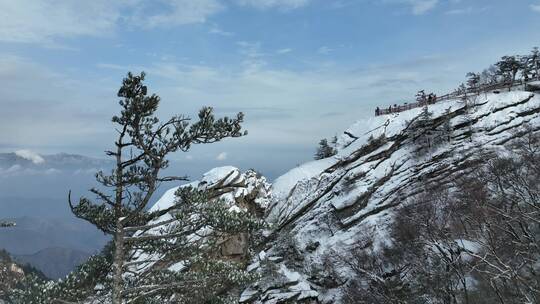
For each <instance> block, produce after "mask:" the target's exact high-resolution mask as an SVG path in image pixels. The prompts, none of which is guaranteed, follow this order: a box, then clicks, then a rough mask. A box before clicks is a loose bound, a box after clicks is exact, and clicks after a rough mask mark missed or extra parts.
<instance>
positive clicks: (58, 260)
mask: <svg viewBox="0 0 540 304" xmlns="http://www.w3.org/2000/svg"><path fill="white" fill-rule="evenodd" d="M88 257H90V254H89V253H87V252H84V251H80V250H73V249H69V248H61V247H53V248H46V249H43V250H40V251H38V252H36V253H34V254H28V255H15V260H17V261H18V262H19V263H23V264H30V265H32V266H34V267H36V268H37V269H39V270H41V271H42V272H43V273H44V274H45V275H46V276H47V277H48V278H51V279H60V278H63V277H65V276H66V275H67V274H68V273H69V272H71V270H73V269H74V268H75V267H77V266H78V265H80V264H81V263H83V262H84V261H86V260H87V259H88Z"/></svg>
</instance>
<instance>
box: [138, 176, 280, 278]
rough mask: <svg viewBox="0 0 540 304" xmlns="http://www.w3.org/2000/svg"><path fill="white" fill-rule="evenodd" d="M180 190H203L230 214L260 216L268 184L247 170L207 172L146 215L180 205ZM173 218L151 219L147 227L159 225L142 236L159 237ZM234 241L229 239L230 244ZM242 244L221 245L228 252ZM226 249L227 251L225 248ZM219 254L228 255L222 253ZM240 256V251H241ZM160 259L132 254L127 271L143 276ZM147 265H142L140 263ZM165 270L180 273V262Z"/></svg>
mask: <svg viewBox="0 0 540 304" xmlns="http://www.w3.org/2000/svg"><path fill="white" fill-rule="evenodd" d="M183 187H194V188H196V189H200V190H207V191H208V192H209V193H210V196H211V197H212V199H215V200H217V199H221V200H224V201H226V202H227V203H228V204H229V205H230V208H229V210H230V211H231V212H241V211H244V210H250V211H253V212H258V213H259V214H260V215H262V214H263V213H264V211H265V208H266V207H268V206H269V203H268V201H269V199H270V184H268V183H267V182H266V179H265V178H264V177H262V176H260V175H258V174H257V173H256V172H254V171H252V170H248V171H247V172H245V173H241V172H240V170H239V169H237V168H235V167H231V166H227V167H219V168H215V169H212V170H210V171H209V172H207V173H205V174H204V175H203V177H202V179H201V181H193V182H191V183H188V184H184V185H181V186H179V187H175V188H172V189H170V190H168V191H166V192H165V194H163V196H162V197H161V198H160V199H159V200H158V201H157V202H156V203H155V204H154V205H153V206H152V207H151V208H150V210H149V211H151V212H155V211H160V210H167V209H169V208H171V207H173V206H174V204H177V203H180V204H181V203H182V202H178V201H177V199H176V195H175V193H176V191H177V190H178V189H179V188H183ZM171 220H173V216H172V215H171V214H170V213H165V214H163V215H162V216H160V217H158V218H156V219H153V220H152V221H150V222H149V223H148V224H149V225H154V224H160V223H164V224H162V225H157V226H156V227H153V228H150V229H148V230H147V231H145V232H144V234H148V235H160V234H164V233H167V232H168V231H170V229H172V228H173V227H174V225H175V223H174V221H173V222H171ZM141 233H142V232H137V233H135V236H139V235H141ZM207 233H208V231H199V232H198V233H197V235H194V236H193V240H196V239H198V238H200V237H201V236H204V235H206V234H207ZM232 239H234V237H231V240H232ZM240 243H242V242H236V243H233V242H232V241H231V242H227V241H223V246H224V248H225V247H226V248H228V249H231V248H229V247H231V246H232V247H234V246H237V245H238V244H240ZM227 246H228V247H227ZM232 249H234V250H233V251H235V252H236V251H239V249H238V248H232ZM222 251H223V252H228V251H227V250H225V249H223V250H222ZM241 251H242V252H243V250H241ZM161 259H162V257H161V256H159V255H152V256H150V255H148V254H147V253H145V252H144V251H142V250H138V251H136V252H134V253H133V258H132V261H131V262H137V263H133V264H134V265H136V266H133V267H132V268H131V269H130V270H131V271H132V272H133V273H141V272H144V271H145V270H146V269H148V268H149V267H153V266H154V265H157V264H159V262H160V261H161ZM143 261H147V262H145V263H140V262H143ZM168 268H169V269H170V270H174V271H180V270H182V269H183V263H182V261H177V262H176V263H173V264H171V263H170V262H169V266H168Z"/></svg>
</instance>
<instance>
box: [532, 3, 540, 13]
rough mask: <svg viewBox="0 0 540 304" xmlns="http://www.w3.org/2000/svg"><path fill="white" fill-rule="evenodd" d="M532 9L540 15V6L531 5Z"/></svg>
mask: <svg viewBox="0 0 540 304" xmlns="http://www.w3.org/2000/svg"><path fill="white" fill-rule="evenodd" d="M531 9H532V10H533V11H535V12H539V13H540V4H531Z"/></svg>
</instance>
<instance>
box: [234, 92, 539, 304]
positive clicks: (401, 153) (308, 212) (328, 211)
mask: <svg viewBox="0 0 540 304" xmlns="http://www.w3.org/2000/svg"><path fill="white" fill-rule="evenodd" d="M421 111H422V109H421V108H416V109H412V110H409V111H404V112H401V113H394V114H389V115H382V116H378V117H372V118H369V119H366V120H362V121H358V122H356V123H354V124H353V125H352V126H351V127H350V128H348V129H347V130H346V131H345V132H344V133H343V134H342V135H341V136H340V137H339V138H338V143H337V144H338V153H337V155H335V156H334V157H331V158H327V159H324V160H320V161H314V162H309V163H307V164H304V165H301V166H299V167H297V168H294V169H292V170H291V171H289V172H287V173H286V174H284V175H283V176H281V177H279V178H278V179H276V181H275V183H274V185H273V186H272V197H271V200H270V206H269V207H268V208H269V210H268V211H267V221H268V222H271V223H273V230H272V231H271V233H270V234H269V236H268V241H267V243H266V244H265V247H264V254H263V256H264V259H259V258H258V257H257V258H256V259H255V260H254V261H253V263H257V264H256V267H255V266H251V267H250V269H252V270H253V271H257V272H259V273H261V275H262V278H261V279H260V280H259V281H257V282H256V283H254V284H253V285H252V286H250V287H249V289H248V290H249V293H248V294H249V297H248V296H245V297H243V298H242V299H243V303H256V304H270V303H284V302H286V301H288V303H311V302H310V301H317V303H340V300H339V297H340V288H341V287H340V285H339V282H337V280H336V278H335V277H333V276H332V273H329V271H328V265H325V264H324V257H325V255H328V254H332V252H336V251H337V252H346V251H347V250H349V248H350V247H351V246H353V245H354V244H355V243H356V242H358V240H359V239H360V238H361V237H362V236H364V235H366V234H369V235H371V236H372V237H373V238H374V246H373V247H374V250H375V251H377V250H378V248H381V247H382V245H383V244H384V245H388V244H391V238H390V237H389V235H388V231H387V230H388V227H389V224H390V223H391V222H392V220H393V218H394V217H395V216H396V212H397V210H398V209H397V208H398V207H399V206H400V205H401V204H402V202H403V201H405V200H406V199H407V197H409V196H413V195H415V194H417V193H418V192H419V191H422V189H425V186H426V185H429V184H435V183H437V184H438V183H449V182H451V181H452V180H453V177H454V176H455V175H457V174H461V173H467V172H468V170H470V168H471V166H470V164H473V163H475V162H479V161H484V160H485V159H486V157H485V156H486V155H490V153H499V152H500V151H501V150H502V146H503V145H505V144H506V143H507V142H508V141H509V140H511V139H512V138H513V137H515V136H516V132H515V131H516V130H518V129H519V128H520V127H522V126H523V125H524V124H530V125H533V126H535V128H537V129H539V128H540V97H539V96H537V95H534V94H533V93H530V92H525V91H512V92H504V93H500V94H494V93H488V94H481V95H479V96H473V97H470V98H469V99H468V100H467V102H464V101H462V100H448V101H445V102H440V103H437V104H434V105H430V106H429V111H430V112H432V113H433V119H434V120H438V121H444V120H447V121H449V123H450V125H451V126H452V129H453V131H452V134H451V140H450V142H449V143H445V144H443V145H441V146H439V147H437V148H436V149H435V150H434V151H431V152H430V153H428V154H426V155H423V156H418V155H417V154H415V153H414V149H415V147H414V145H413V144H411V143H410V138H409V136H410V135H409V134H410V133H408V132H407V127H408V124H409V122H410V121H412V120H414V119H415V118H416V117H417V116H418V115H419V114H420V113H421ZM379 139H380V140H379ZM456 245H457V246H460V247H462V248H463V249H465V250H467V251H469V252H471V253H472V252H475V250H476V247H477V244H475V243H474V242H472V241H468V240H456ZM336 267H337V266H336ZM339 271H340V273H341V275H342V276H345V277H346V276H347V275H348V273H347V271H346V270H344V269H339Z"/></svg>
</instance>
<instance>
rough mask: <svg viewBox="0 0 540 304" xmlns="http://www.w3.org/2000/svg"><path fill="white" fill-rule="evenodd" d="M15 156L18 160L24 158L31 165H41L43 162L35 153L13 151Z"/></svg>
mask: <svg viewBox="0 0 540 304" xmlns="http://www.w3.org/2000/svg"><path fill="white" fill-rule="evenodd" d="M15 155H17V156H18V157H20V158H24V159H26V160H29V161H31V162H32V163H34V164H36V165H38V164H43V163H44V162H45V159H43V157H41V155H39V154H37V153H36V152H33V151H30V150H17V151H15Z"/></svg>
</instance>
